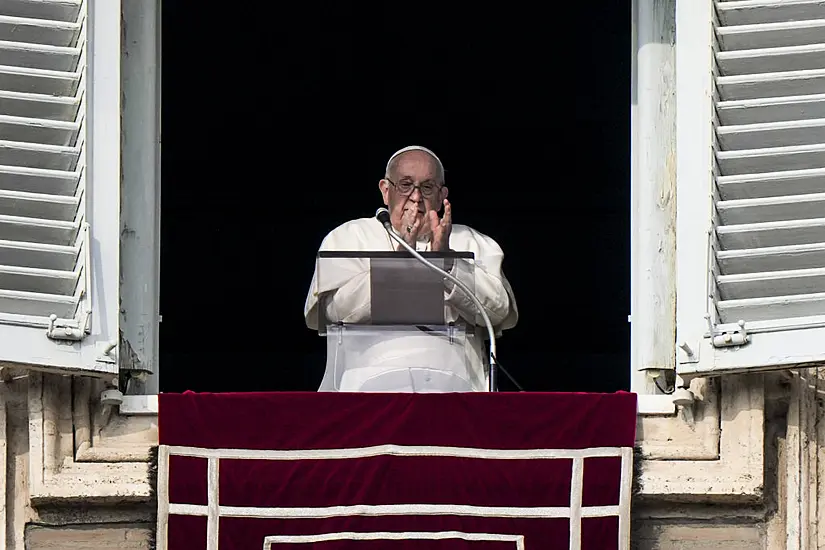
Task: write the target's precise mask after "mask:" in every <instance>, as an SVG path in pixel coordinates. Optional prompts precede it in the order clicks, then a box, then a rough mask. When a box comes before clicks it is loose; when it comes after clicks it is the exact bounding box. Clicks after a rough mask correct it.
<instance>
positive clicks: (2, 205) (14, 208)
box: [0, 190, 80, 221]
mask: <svg viewBox="0 0 825 550" xmlns="http://www.w3.org/2000/svg"><path fill="white" fill-rule="evenodd" d="M79 206H80V198H78V197H64V196H60V195H45V194H42V193H25V192H20V191H3V190H0V215H2V214H5V215H9V216H24V217H29V218H43V219H47V220H49V219H51V220H63V221H73V220H74V218H75V216H76V215H77V210H78V208H79Z"/></svg>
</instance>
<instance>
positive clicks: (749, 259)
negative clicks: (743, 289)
mask: <svg viewBox="0 0 825 550" xmlns="http://www.w3.org/2000/svg"><path fill="white" fill-rule="evenodd" d="M716 260H717V262H718V264H719V267H720V268H721V270H722V271H723V272H725V273H729V274H739V273H760V272H766V271H783V270H785V269H786V268H787V267H788V266H789V265H794V266H797V267H798V268H800V269H811V268H817V267H819V266H823V265H825V243H812V244H794V245H788V246H772V247H764V248H753V249H750V248H744V249H739V250H722V251H720V252H718V253H717V255H716Z"/></svg>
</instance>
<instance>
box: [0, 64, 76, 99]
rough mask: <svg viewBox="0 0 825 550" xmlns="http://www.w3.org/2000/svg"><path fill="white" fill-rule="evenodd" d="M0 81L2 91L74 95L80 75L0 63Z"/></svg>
mask: <svg viewBox="0 0 825 550" xmlns="http://www.w3.org/2000/svg"><path fill="white" fill-rule="evenodd" d="M0 82H2V83H3V85H2V86H0V89H1V90H2V91H4V92H22V93H35V94H42V95H54V96H72V97H74V96H75V94H76V93H77V88H78V86H79V84H80V75H79V74H78V73H76V72H67V71H45V70H42V69H32V68H30V67H11V66H6V65H0Z"/></svg>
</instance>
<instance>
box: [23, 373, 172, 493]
mask: <svg viewBox="0 0 825 550" xmlns="http://www.w3.org/2000/svg"><path fill="white" fill-rule="evenodd" d="M100 384H101V382H100V381H98V380H95V379H91V378H85V377H71V376H59V375H52V374H43V373H37V372H32V373H31V374H30V376H29V388H28V414H29V494H30V497H31V501H32V505H37V504H40V503H50V502H59V501H72V500H78V501H80V500H82V501H83V502H85V503H96V502H99V503H109V502H126V501H129V502H140V501H147V500H149V499H150V498H151V497H152V490H151V487H150V479H149V449H150V448H151V447H152V446H154V445H156V444H157V422H156V417H121V416H119V415H118V414H117V411H116V410H115V409H113V407H111V406H105V405H101V404H100V402H99V400H98V396H99V394H100V387H99V386H100Z"/></svg>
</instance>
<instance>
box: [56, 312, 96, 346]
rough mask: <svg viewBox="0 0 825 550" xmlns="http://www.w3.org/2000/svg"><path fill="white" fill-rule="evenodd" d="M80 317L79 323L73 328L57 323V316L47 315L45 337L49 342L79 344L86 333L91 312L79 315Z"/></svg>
mask: <svg viewBox="0 0 825 550" xmlns="http://www.w3.org/2000/svg"><path fill="white" fill-rule="evenodd" d="M80 317H81V321H80V322H79V323H78V324H77V326H76V327H75V326H71V325H68V324H66V323H65V322H59V321H58V320H57V315H55V314H54V313H52V314H51V315H49V328H48V329H47V330H46V337H48V338H49V339H51V340H68V341H71V342H79V341H80V340H83V339H84V338H85V337H86V334H87V333H88V332H87V330H86V327H87V326H88V323H89V317H91V312H90V311H86V312H85V313H83V314H81V316H80Z"/></svg>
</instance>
